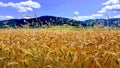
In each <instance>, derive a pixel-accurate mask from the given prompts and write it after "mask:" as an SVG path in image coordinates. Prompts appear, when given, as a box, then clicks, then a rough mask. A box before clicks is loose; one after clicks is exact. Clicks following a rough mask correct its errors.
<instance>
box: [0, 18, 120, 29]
mask: <svg viewBox="0 0 120 68" xmlns="http://www.w3.org/2000/svg"><path fill="white" fill-rule="evenodd" d="M101 23H102V24H103V25H104V26H113V25H114V26H116V27H118V26H120V18H112V19H109V20H108V19H95V20H93V19H89V20H85V21H76V20H73V19H69V18H64V17H55V16H40V17H37V18H31V19H10V20H2V21H0V28H4V27H5V26H6V25H7V26H9V27H13V28H14V27H23V26H24V25H28V26H29V27H41V26H42V25H46V26H57V25H70V26H80V25H82V26H94V25H96V24H101Z"/></svg>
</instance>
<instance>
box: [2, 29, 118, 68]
mask: <svg viewBox="0 0 120 68" xmlns="http://www.w3.org/2000/svg"><path fill="white" fill-rule="evenodd" d="M0 68H120V31H119V30H118V31H115V30H111V31H107V30H105V31H100V30H97V31H96V30H86V31H85V30H81V31H75V30H50V29H1V30H0Z"/></svg>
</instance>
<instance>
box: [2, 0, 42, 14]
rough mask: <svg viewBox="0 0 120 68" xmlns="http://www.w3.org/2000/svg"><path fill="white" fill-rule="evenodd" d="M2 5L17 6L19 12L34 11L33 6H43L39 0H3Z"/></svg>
mask: <svg viewBox="0 0 120 68" xmlns="http://www.w3.org/2000/svg"><path fill="white" fill-rule="evenodd" d="M0 6H1V7H13V8H16V9H17V10H18V11H19V12H27V11H32V10H33V8H40V7H41V5H40V4H39V3H38V2H34V1H32V0H28V1H24V2H19V3H13V2H8V3H3V2H0Z"/></svg>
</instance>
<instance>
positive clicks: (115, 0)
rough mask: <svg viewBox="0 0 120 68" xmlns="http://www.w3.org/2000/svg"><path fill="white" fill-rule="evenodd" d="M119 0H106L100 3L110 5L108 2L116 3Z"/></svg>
mask: <svg viewBox="0 0 120 68" xmlns="http://www.w3.org/2000/svg"><path fill="white" fill-rule="evenodd" d="M118 3H119V0H108V1H107V2H105V3H103V4H102V5H110V4H118Z"/></svg>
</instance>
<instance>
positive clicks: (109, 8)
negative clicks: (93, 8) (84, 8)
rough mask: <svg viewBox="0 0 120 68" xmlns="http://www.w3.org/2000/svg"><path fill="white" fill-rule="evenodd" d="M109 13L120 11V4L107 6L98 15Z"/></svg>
mask: <svg viewBox="0 0 120 68" xmlns="http://www.w3.org/2000/svg"><path fill="white" fill-rule="evenodd" d="M107 11H113V12H117V11H120V4H115V5H107V6H105V7H103V8H102V9H101V10H100V11H98V13H106V12H107Z"/></svg>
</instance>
